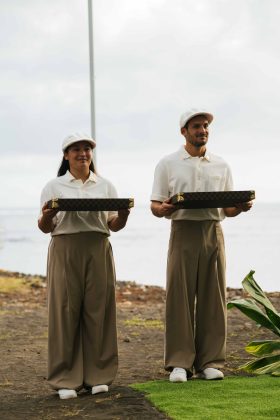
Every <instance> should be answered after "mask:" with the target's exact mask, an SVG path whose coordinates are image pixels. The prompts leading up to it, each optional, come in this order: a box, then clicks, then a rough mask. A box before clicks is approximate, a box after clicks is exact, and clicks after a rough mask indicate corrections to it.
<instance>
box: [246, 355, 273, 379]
mask: <svg viewBox="0 0 280 420" xmlns="http://www.w3.org/2000/svg"><path fill="white" fill-rule="evenodd" d="M239 369H243V370H245V371H246V372H250V373H257V374H259V375H261V374H264V373H271V372H273V371H276V370H278V369H280V354H277V355H275V356H269V357H262V358H261V359H258V360H253V361H250V362H248V363H245V365H242V366H240V367H239Z"/></svg>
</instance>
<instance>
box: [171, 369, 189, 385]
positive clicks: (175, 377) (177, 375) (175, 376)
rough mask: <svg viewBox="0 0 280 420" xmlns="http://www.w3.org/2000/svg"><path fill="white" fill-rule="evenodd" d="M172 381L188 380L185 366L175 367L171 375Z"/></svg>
mask: <svg viewBox="0 0 280 420" xmlns="http://www.w3.org/2000/svg"><path fill="white" fill-rule="evenodd" d="M169 381H170V382H186V381H187V372H186V371H185V369H183V368H179V367H175V368H173V370H172V372H171V373H170V375H169Z"/></svg>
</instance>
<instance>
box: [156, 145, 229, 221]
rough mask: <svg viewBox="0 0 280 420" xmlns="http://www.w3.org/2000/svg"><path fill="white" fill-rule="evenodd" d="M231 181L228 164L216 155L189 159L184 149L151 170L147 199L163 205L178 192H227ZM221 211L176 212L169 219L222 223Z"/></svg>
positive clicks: (196, 210) (188, 210)
mask: <svg viewBox="0 0 280 420" xmlns="http://www.w3.org/2000/svg"><path fill="white" fill-rule="evenodd" d="M231 190H233V182H232V175H231V170H230V167H229V166H228V164H227V163H226V162H225V161H224V160H223V159H222V158H221V157H219V156H216V155H214V154H212V153H209V152H208V151H206V153H205V155H204V156H203V157H193V156H191V155H189V153H187V151H186V150H185V147H184V146H182V147H180V149H179V150H178V151H177V152H175V153H172V154H171V155H168V156H166V157H164V158H163V159H162V160H160V162H159V163H158V165H157V166H156V169H155V175H154V183H153V189H152V195H151V200H152V201H160V202H163V201H164V200H167V199H168V198H169V197H171V196H173V195H175V194H177V193H180V192H196V191H201V192H203V191H231ZM224 217H225V215H224V211H223V209H186V210H177V211H175V212H174V213H173V214H172V215H171V216H168V217H167V218H168V219H172V220H222V219H224Z"/></svg>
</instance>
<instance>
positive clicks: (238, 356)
mask: <svg viewBox="0 0 280 420" xmlns="http://www.w3.org/2000/svg"><path fill="white" fill-rule="evenodd" d="M9 276H11V277H14V276H15V273H7V272H3V271H2V272H1V271H0V279H1V277H2V278H4V277H5V278H7V277H9ZM16 276H18V277H20V278H23V280H24V282H25V286H24V287H21V288H20V290H19V289H15V290H9V291H4V292H3V291H2V293H0V315H1V316H0V350H1V353H0V355H1V363H0V418H1V419H3V420H6V419H28V420H29V419H64V418H73V419H87V418H89V419H165V418H167V417H166V416H165V415H164V414H162V413H159V412H158V411H157V410H156V409H155V408H154V407H152V406H151V405H150V404H149V403H148V402H147V401H146V400H145V398H144V396H143V394H141V393H138V392H136V391H134V390H133V389H132V388H130V387H129V386H128V385H129V384H133V383H136V382H144V381H147V380H153V379H161V380H163V379H168V375H167V373H166V372H165V371H164V370H163V333H164V331H163V319H164V299H165V292H164V290H163V289H161V288H159V287H151V286H139V285H135V284H133V283H123V282H119V283H118V285H117V304H118V305H117V306H118V338H119V373H118V375H117V378H116V380H115V382H114V384H113V385H112V386H111V387H110V391H109V393H108V394H99V395H96V396H92V395H90V394H89V393H87V392H85V391H82V392H80V393H79V397H78V398H76V399H72V400H67V401H62V400H59V398H58V396H57V394H56V393H55V392H54V391H52V390H51V389H50V388H49V386H48V385H47V383H46V378H45V374H46V359H47V311H46V288H45V283H44V282H43V281H42V280H43V279H34V277H30V276H23V275H20V274H16ZM0 290H1V289H0ZM241 295H242V291H241V290H239V289H238V290H237V289H229V290H228V299H229V300H230V299H232V298H233V297H238V296H241ZM270 298H271V300H272V301H273V303H274V304H275V306H276V307H277V308H278V310H279V309H280V293H273V294H270ZM269 336H270V334H268V333H267V331H263V330H261V329H258V328H256V327H255V325H254V323H253V322H251V321H250V320H249V319H248V318H246V317H244V316H243V315H242V314H241V313H240V312H239V311H237V310H236V309H234V310H231V311H229V312H228V345H227V353H228V356H227V363H226V366H225V369H224V372H225V374H226V375H240V374H241V375H242V374H244V373H242V372H240V371H237V370H236V368H237V367H238V366H239V365H240V364H242V363H243V362H245V360H247V359H250V357H249V355H248V354H247V353H245V351H244V350H243V348H244V346H245V344H247V343H248V342H249V341H250V340H252V339H260V338H268V337H269Z"/></svg>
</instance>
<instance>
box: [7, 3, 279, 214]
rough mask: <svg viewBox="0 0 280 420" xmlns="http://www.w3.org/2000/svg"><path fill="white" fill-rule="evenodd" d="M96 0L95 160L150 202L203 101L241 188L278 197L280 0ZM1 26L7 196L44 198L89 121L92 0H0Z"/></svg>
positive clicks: (213, 144) (122, 187)
mask: <svg viewBox="0 0 280 420" xmlns="http://www.w3.org/2000/svg"><path fill="white" fill-rule="evenodd" d="M93 4H94V47H95V88H96V138H97V143H98V146H97V164H98V170H99V172H100V173H101V174H103V175H104V176H106V177H107V178H109V179H110V180H111V181H112V182H113V183H114V184H115V186H116V187H117V190H118V191H119V195H120V196H134V197H135V199H136V202H137V201H138V202H139V203H145V202H146V203H147V202H148V200H149V195H150V191H151V185H152V177H153V171H154V167H155V165H156V163H157V161H158V160H159V159H160V158H161V157H162V156H164V155H166V154H168V153H171V152H173V151H175V150H177V149H178V147H179V146H180V145H181V144H183V137H182V136H181V135H180V132H179V123H178V121H179V117H180V114H181V113H183V112H184V111H185V110H186V109H187V108H189V107H196V106H201V107H204V108H207V109H208V110H209V111H210V112H212V113H213V114H214V116H215V118H214V121H213V123H212V124H211V126H210V137H209V144H208V148H209V150H211V151H213V152H215V153H216V154H219V155H221V156H223V157H224V158H226V160H227V161H228V162H229V164H230V165H231V167H232V170H233V175H234V179H235V187H236V189H249V188H250V189H255V190H256V194H257V199H258V200H260V201H270V200H273V199H276V200H277V201H280V194H279V192H280V177H279V175H278V174H279V170H278V166H279V163H278V160H279V152H280V141H279V127H278V125H279V113H280V95H279V92H280V65H279V64H280V57H279V39H280V25H279V21H280V3H279V1H278V0H234V1H232V0H211V1H210V0H172V1H171V0H169V1H168V0H141V1H132V0H105V1H104V0H95V1H94V2H93ZM0 28H1V29H0V31H1V37H0V40H1V41H0V43H1V51H0V52H1V54H0V59H1V62H0V83H1V86H0V92H1V93H0V94H1V98H0V100H1V104H0V119H1V157H0V177H1V180H2V182H1V184H2V185H1V195H2V199H1V203H0V206H1V207H7V206H22V205H23V206H28V207H36V206H38V205H39V195H40V191H41V189H42V187H43V186H44V184H45V183H46V182H47V181H48V180H49V179H50V178H53V177H54V176H55V174H56V170H57V166H58V164H59V161H60V159H61V142H62V140H63V138H64V137H65V136H66V135H67V134H69V133H71V132H72V131H79V130H82V131H89V130H90V100H89V59H88V17H87V1H86V0H50V1H45V0H25V1H22V0H11V1H5V0H0ZM3 180H5V181H4V187H3ZM277 191H278V192H277Z"/></svg>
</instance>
